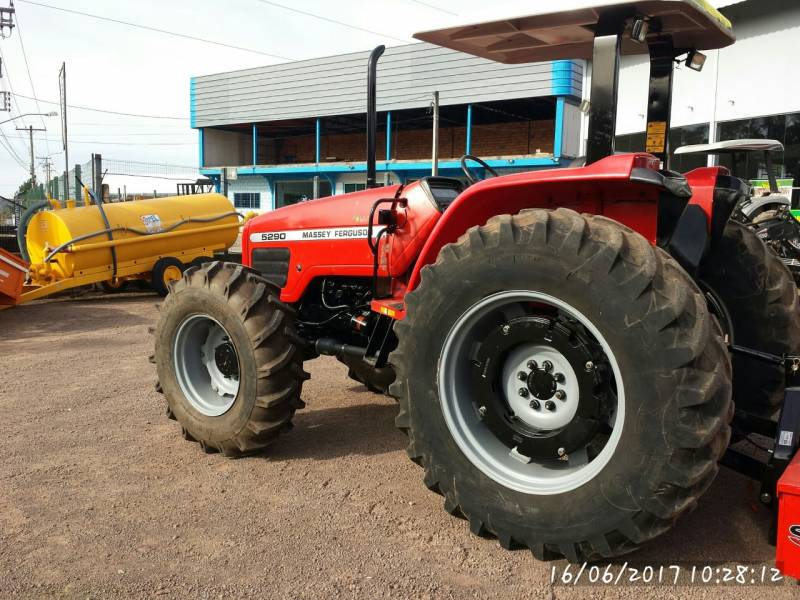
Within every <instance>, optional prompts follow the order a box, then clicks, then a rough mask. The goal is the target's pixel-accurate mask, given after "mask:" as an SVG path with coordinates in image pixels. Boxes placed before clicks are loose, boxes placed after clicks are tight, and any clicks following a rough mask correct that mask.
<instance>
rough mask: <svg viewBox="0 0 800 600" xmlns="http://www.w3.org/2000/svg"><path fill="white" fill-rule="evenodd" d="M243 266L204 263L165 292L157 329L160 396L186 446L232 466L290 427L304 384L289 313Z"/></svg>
mask: <svg viewBox="0 0 800 600" xmlns="http://www.w3.org/2000/svg"><path fill="white" fill-rule="evenodd" d="M278 298H279V289H278V288H277V287H276V286H274V285H273V284H271V283H270V282H268V281H267V280H265V279H264V278H262V277H261V276H260V275H258V274H257V273H256V272H255V271H252V270H250V269H248V268H246V267H243V266H242V265H237V264H232V263H221V262H210V263H205V264H204V265H203V266H202V267H199V268H198V267H191V268H189V269H187V271H186V273H184V276H183V278H182V279H180V280H179V281H177V282H176V283H175V284H173V285H172V286H171V292H170V294H169V295H168V296H167V298H166V300H164V303H163V304H162V306H161V312H160V315H159V320H158V325H157V326H156V329H155V355H154V360H155V363H156V368H157V370H158V379H159V383H158V384H157V389H159V390H160V391H162V392H163V394H164V396H165V398H166V400H167V415H168V416H170V417H171V418H175V419H177V421H178V422H179V423H180V424H181V427H182V430H183V434H184V437H186V439H189V440H194V441H197V442H199V443H200V446H201V447H202V448H203V449H204V450H206V451H215V450H217V451H220V452H222V453H224V454H225V455H226V456H231V457H238V456H244V455H248V454H253V453H256V452H259V451H261V450H262V449H264V448H265V447H266V446H268V445H269V444H271V443H272V442H274V441H275V440H276V439H277V437H278V435H279V434H280V433H281V432H282V431H285V430H287V429H289V428H290V427H291V419H292V416H293V415H294V412H295V410H296V409H298V408H302V407H303V406H304V403H303V401H302V400H301V399H300V392H301V388H302V385H303V381H304V380H306V379H308V377H309V375H308V374H307V373H306V372H305V371H303V367H302V350H301V348H300V345H301V344H302V340H300V338H299V337H298V336H297V333H296V330H295V326H294V316H295V311H294V309H293V308H292V307H291V306H288V305H287V304H284V303H283V302H281V301H280V300H279V299H278Z"/></svg>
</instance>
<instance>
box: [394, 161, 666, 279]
mask: <svg viewBox="0 0 800 600" xmlns="http://www.w3.org/2000/svg"><path fill="white" fill-rule="evenodd" d="M633 169H658V159H656V158H655V157H653V156H652V155H649V154H643V153H639V154H618V155H614V156H609V157H607V158H604V159H602V160H599V161H597V162H595V163H593V164H591V165H589V166H588V167H578V168H567V169H554V170H547V171H532V172H525V173H517V174H514V175H504V176H501V177H495V178H492V179H486V180H484V181H481V182H479V183H477V184H475V185H473V186H471V187H470V188H468V189H467V190H466V191H465V192H463V193H462V194H461V195H459V196H458V198H456V199H455V201H453V203H452V204H451V205H450V207H449V208H448V209H447V210H446V211H445V213H444V215H442V218H440V219H439V221H438V222H437V223H436V226H435V227H434V229H433V231H432V232H431V235H430V237H429V238H428V240H427V241H426V243H425V245H424V246H423V248H422V251H421V252H420V255H419V258H418V259H417V261H416V263H415V265H414V269H413V271H412V272H411V276H410V278H409V281H408V288H407V289H408V291H411V290H413V289H414V288H416V287H417V285H419V280H420V272H421V271H422V268H423V267H425V265H428V264H431V263H433V262H434V261H435V260H436V257H437V256H438V255H439V251H440V250H441V249H442V248H443V247H444V246H445V245H446V244H450V243H452V242H455V241H456V240H458V238H459V237H461V235H463V234H464V233H465V232H466V231H467V230H468V229H469V228H471V227H473V226H480V225H484V224H486V222H487V221H488V220H489V219H490V218H491V217H494V216H496V215H503V214H511V215H513V214H516V213H518V212H520V211H521V210H524V209H526V208H550V209H554V208H560V207H564V208H570V209H573V210H575V211H578V212H586V213H592V214H598V215H604V216H606V217H608V218H610V219H614V220H616V221H619V222H620V223H622V224H624V225H627V226H628V227H630V228H631V229H634V230H636V231H638V232H639V233H641V234H642V235H644V236H645V237H646V238H647V239H648V240H649V241H650V243H652V244H655V243H656V235H657V226H658V202H659V195H660V193H661V190H660V189H659V188H658V187H657V186H655V185H652V183H651V182H646V181H636V180H631V171H632V170H633Z"/></svg>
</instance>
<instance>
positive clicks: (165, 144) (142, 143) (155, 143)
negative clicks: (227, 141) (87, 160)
mask: <svg viewBox="0 0 800 600" xmlns="http://www.w3.org/2000/svg"><path fill="white" fill-rule="evenodd" d="M6 137H9V138H15V139H24V136H16V135H9V136H6ZM45 139H47V138H45ZM51 141H53V142H56V141H58V140H51ZM69 143H70V144H98V145H101V144H102V145H106V146H196V145H197V142H196V141H195V142H107V141H104V140H74V139H72V138H70V140H69ZM48 154H49V151H48Z"/></svg>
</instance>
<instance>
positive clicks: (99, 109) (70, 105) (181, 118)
mask: <svg viewBox="0 0 800 600" xmlns="http://www.w3.org/2000/svg"><path fill="white" fill-rule="evenodd" d="M15 95H16V96H17V97H18V98H25V99H26V100H38V101H39V102H44V103H45V104H53V105H60V104H61V103H60V102H53V101H52V100H42V99H41V98H34V97H33V96H25V95H23V94H15ZM67 106H68V107H69V108H75V109H77V110H90V111H92V112H100V113H107V114H109V115H121V116H123V117H137V118H140V119H172V120H175V121H187V120H188V119H189V118H188V117H172V116H166V115H142V114H137V113H127V112H119V111H116V110H107V109H105V108H94V107H91V106H78V105H77V104H67Z"/></svg>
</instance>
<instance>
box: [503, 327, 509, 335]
mask: <svg viewBox="0 0 800 600" xmlns="http://www.w3.org/2000/svg"><path fill="white" fill-rule="evenodd" d="M502 331H503V335H508V334H509V333H511V325H503V329H502Z"/></svg>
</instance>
